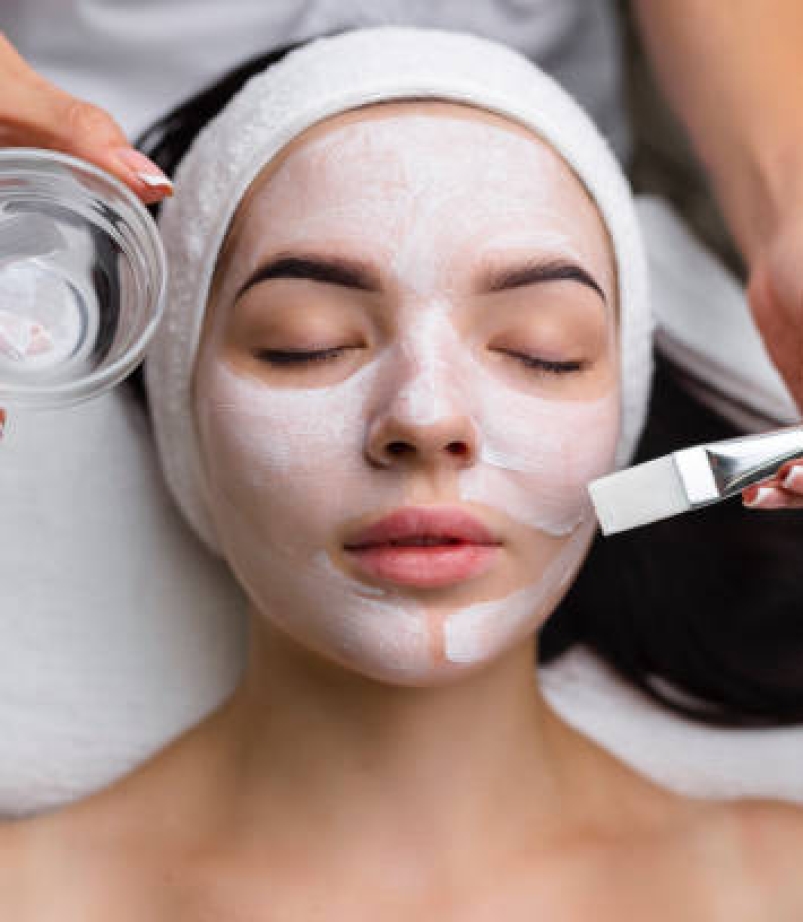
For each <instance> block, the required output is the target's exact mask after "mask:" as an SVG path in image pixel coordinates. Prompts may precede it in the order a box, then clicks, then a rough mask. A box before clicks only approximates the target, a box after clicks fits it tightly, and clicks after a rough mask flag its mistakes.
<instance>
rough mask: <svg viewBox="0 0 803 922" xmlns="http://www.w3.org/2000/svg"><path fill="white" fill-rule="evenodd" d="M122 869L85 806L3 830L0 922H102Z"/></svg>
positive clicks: (0, 840) (0, 828)
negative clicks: (99, 921)
mask: <svg viewBox="0 0 803 922" xmlns="http://www.w3.org/2000/svg"><path fill="white" fill-rule="evenodd" d="M119 864H120V862H119V861H118V860H117V856H116V849H115V847H114V842H113V840H112V838H111V837H110V836H109V834H108V830H105V829H103V827H102V826H101V825H100V824H98V823H93V822H92V815H91V813H90V812H89V811H86V810H85V809H84V807H83V805H82V804H77V805H71V806H68V807H64V808H61V809H59V810H56V811H54V812H52V813H48V814H42V815H40V816H36V817H33V818H31V819H26V820H19V821H14V822H9V823H5V824H0V920H3V922H4V920H6V919H14V920H15V922H43V920H50V919H58V920H59V922H73V920H76V922H77V920H81V922H92V920H94V919H96V918H102V917H103V916H100V915H98V913H97V912H96V910H97V909H99V907H101V906H104V905H108V903H107V900H106V896H107V894H108V892H109V891H110V888H115V882H116V880H117V879H119V874H118V873H117V871H116V865H119ZM117 915H118V917H119V913H118V914H117ZM106 918H108V914H106Z"/></svg>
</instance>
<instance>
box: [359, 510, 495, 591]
mask: <svg viewBox="0 0 803 922" xmlns="http://www.w3.org/2000/svg"><path fill="white" fill-rule="evenodd" d="M500 546H501V541H499V539H497V538H496V536H495V535H494V534H493V533H492V532H491V531H489V529H487V528H486V527H485V526H484V525H483V524H482V523H481V522H480V521H479V520H478V519H476V518H474V517H473V516H471V515H469V514H468V513H467V512H464V511H463V510H462V509H457V508H445V507H441V508H436V507H427V506H418V507H416V506H410V507H407V508H405V509H399V510H397V511H396V512H393V513H391V514H390V515H388V516H385V517H384V518H382V519H380V520H379V521H378V522H376V523H374V524H373V525H371V526H370V527H369V528H367V529H365V530H364V531H362V532H360V533H359V534H358V535H356V536H355V537H354V538H352V539H350V540H349V541H348V542H347V543H346V545H345V548H346V550H347V551H348V552H349V553H350V554H351V555H353V557H354V559H355V560H356V562H357V564H358V566H360V567H361V568H362V569H363V570H365V571H366V572H367V573H369V574H371V575H372V576H375V577H379V578H380V579H384V580H389V581H391V582H394V583H399V584H401V585H407V586H418V587H421V588H437V587H441V586H448V585H451V584H452V583H456V582H460V581H462V580H465V579H468V578H470V577H472V576H478V575H479V574H480V573H482V572H484V571H485V570H487V569H488V568H489V567H490V566H491V564H492V563H493V561H494V559H495V557H496V555H497V553H498V551H499V547H500Z"/></svg>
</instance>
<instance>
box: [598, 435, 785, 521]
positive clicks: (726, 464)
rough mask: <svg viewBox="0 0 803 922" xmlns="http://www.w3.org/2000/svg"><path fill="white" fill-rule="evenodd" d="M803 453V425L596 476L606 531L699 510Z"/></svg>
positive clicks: (686, 450)
mask: <svg viewBox="0 0 803 922" xmlns="http://www.w3.org/2000/svg"><path fill="white" fill-rule="evenodd" d="M801 457H803V426H790V427H789V428H786V429H777V430H775V431H773V432H765V433H761V434H760V435H749V436H741V437H739V438H735V439H726V440H724V441H721V442H708V443H705V444H703V445H696V446H694V447H693V448H683V449H681V450H680V451H674V452H672V454H670V455H664V457H662V458H656V459H655V460H654V461H647V462H645V463H644V464H637V465H636V466H635V467H630V468H627V469H626V470H623V471H617V472H616V473H614V474H609V475H608V476H606V477H601V478H599V479H598V480H594V481H592V482H591V483H590V484H589V485H588V492H589V495H590V496H591V502H592V503H593V504H594V509H595V510H596V513H597V518H598V519H599V523H600V526H601V528H602V533H603V534H604V535H613V534H616V533H617V532H620V531H628V530H630V529H631V528H638V527H639V526H641V525H649V524H650V523H651V522H657V521H660V520H661V519H668V518H669V517H670V516H673V515H680V514H681V513H683V512H689V511H690V510H692V509H700V508H702V507H703V506H710V505H712V504H713V503H718V502H721V501H722V500H724V499H728V498H729V497H731V496H736V495H737V494H739V493H741V491H742V490H744V489H745V488H746V487H749V486H752V485H753V484H755V483H759V482H760V481H762V480H767V479H768V478H770V477H773V476H774V475H775V474H777V473H778V471H779V469H780V468H781V467H782V466H783V465H784V464H785V463H786V462H787V461H791V460H793V459H795V458H801Z"/></svg>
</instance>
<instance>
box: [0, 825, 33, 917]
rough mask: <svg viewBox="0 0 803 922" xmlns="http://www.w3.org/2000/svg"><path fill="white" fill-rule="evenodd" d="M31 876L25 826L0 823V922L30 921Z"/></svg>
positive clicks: (28, 844) (31, 866)
mask: <svg viewBox="0 0 803 922" xmlns="http://www.w3.org/2000/svg"><path fill="white" fill-rule="evenodd" d="M34 877H35V873H34V862H33V858H32V855H31V847H30V837H29V836H28V835H27V823H26V822H24V821H13V822H7V823H0V919H15V920H19V922H28V920H29V919H30V920H32V919H34V906H33V893H34V884H35V881H34Z"/></svg>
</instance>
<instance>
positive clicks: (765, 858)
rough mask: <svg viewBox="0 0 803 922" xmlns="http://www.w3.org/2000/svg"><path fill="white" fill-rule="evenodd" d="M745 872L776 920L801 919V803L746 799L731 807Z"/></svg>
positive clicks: (802, 852) (802, 881) (802, 907)
mask: <svg viewBox="0 0 803 922" xmlns="http://www.w3.org/2000/svg"><path fill="white" fill-rule="evenodd" d="M731 809H732V816H733V822H734V828H735V832H736V835H737V837H738V843H739V850H740V854H741V856H742V860H743V862H744V868H745V874H746V876H748V878H749V879H752V880H754V881H755V884H756V888H757V892H758V894H759V896H760V898H762V899H763V900H764V901H765V902H766V906H767V907H772V912H771V915H766V918H770V917H771V918H772V919H773V920H777V922H786V920H787V919H788V920H789V922H793V920H795V922H797V920H800V919H803V806H800V805H798V804H792V803H789V802H786V801H782V800H774V799H759V798H755V799H753V798H750V799H747V800H742V801H738V802H736V803H734V804H733V806H732V808H731Z"/></svg>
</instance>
